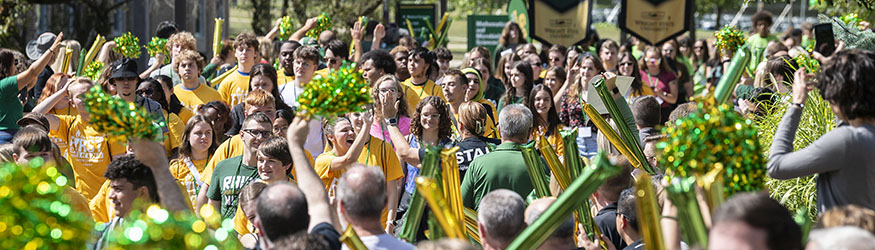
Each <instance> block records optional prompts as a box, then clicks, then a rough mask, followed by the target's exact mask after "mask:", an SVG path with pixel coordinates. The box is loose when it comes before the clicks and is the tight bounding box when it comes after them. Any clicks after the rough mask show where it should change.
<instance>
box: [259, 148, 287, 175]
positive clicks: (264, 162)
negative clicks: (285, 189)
mask: <svg viewBox="0 0 875 250" xmlns="http://www.w3.org/2000/svg"><path fill="white" fill-rule="evenodd" d="M257 166H258V177H260V178H261V179H262V180H264V181H266V182H272V181H280V180H284V179H288V177H287V176H288V175H286V172H287V171H288V169H289V168H290V167H291V164H289V165H283V163H282V162H281V161H280V160H278V159H274V158H270V157H269V156H267V155H265V154H264V153H262V152H258V163H257Z"/></svg>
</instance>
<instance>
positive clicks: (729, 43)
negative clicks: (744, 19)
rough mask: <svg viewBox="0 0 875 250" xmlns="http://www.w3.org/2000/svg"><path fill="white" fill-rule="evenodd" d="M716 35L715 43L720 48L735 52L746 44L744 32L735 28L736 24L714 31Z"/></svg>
mask: <svg viewBox="0 0 875 250" xmlns="http://www.w3.org/2000/svg"><path fill="white" fill-rule="evenodd" d="M714 37H716V38H717V41H716V42H715V43H714V45H715V46H717V48H718V49H725V50H727V51H732V52H735V50H737V49H738V47H741V45H744V34H743V33H742V32H741V30H738V29H737V28H735V26H729V25H727V26H724V27H723V29H720V30H719V31H717V32H714Z"/></svg>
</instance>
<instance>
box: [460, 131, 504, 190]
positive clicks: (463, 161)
mask: <svg viewBox="0 0 875 250" xmlns="http://www.w3.org/2000/svg"><path fill="white" fill-rule="evenodd" d="M489 144H493V146H494V145H498V144H501V141H500V140H498V139H493V138H486V137H468V138H465V139H464V140H461V141H459V142H458V143H456V146H459V151H456V160H457V162H458V163H459V181H461V179H462V178H463V177H464V176H465V171H467V170H468V165H470V164H471V162H472V161H474V159H477V157H480V156H482V155H485V154H487V153H489V151H491V150H490V148H491V147H492V146H490V145H489Z"/></svg>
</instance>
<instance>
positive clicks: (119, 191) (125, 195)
mask: <svg viewBox="0 0 875 250" xmlns="http://www.w3.org/2000/svg"><path fill="white" fill-rule="evenodd" d="M109 190H110V191H109V199H110V200H112V208H113V210H114V211H115V214H114V215H115V216H116V217H125V216H127V215H128V212H130V211H131V208H132V207H133V206H134V201H135V200H136V199H137V198H140V197H142V198H144V199H148V197H149V196H148V192H149V191H148V188H146V186H142V187H139V188H134V184H133V183H131V182H129V181H128V179H125V178H120V179H115V180H111V181H109Z"/></svg>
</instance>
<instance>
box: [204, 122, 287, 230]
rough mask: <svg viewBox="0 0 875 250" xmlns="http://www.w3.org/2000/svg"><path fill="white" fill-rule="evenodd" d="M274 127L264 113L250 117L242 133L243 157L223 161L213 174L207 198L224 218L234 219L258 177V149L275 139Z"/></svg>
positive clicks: (244, 124) (244, 123)
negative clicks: (245, 191)
mask: <svg viewBox="0 0 875 250" xmlns="http://www.w3.org/2000/svg"><path fill="white" fill-rule="evenodd" d="M272 124H273V123H272V121H271V119H270V117H268V116H267V115H265V114H262V113H255V114H252V115H250V116H248V117H246V119H245V120H243V128H242V129H241V130H240V131H241V133H240V134H241V139H242V140H243V144H244V145H245V147H243V155H242V156H237V157H233V158H228V159H226V160H223V161H220V162H219V163H218V164H217V165H216V169H215V170H213V175H212V179H211V181H210V183H212V185H210V186H209V189H208V190H207V197H209V198H210V200H209V204H210V205H212V206H213V208H216V209H218V210H219V212H220V213H221V214H222V218H231V217H233V216H234V214H235V213H236V212H237V197H238V196H237V195H238V194H239V193H240V190H241V189H243V187H244V186H246V184H249V182H251V181H253V180H255V179H256V178H257V177H258V171H257V169H256V163H257V162H258V157H257V152H258V151H257V150H258V146H259V145H261V142H263V141H265V140H267V139H268V138H269V137H270V136H271V134H272V131H273V125H272Z"/></svg>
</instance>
